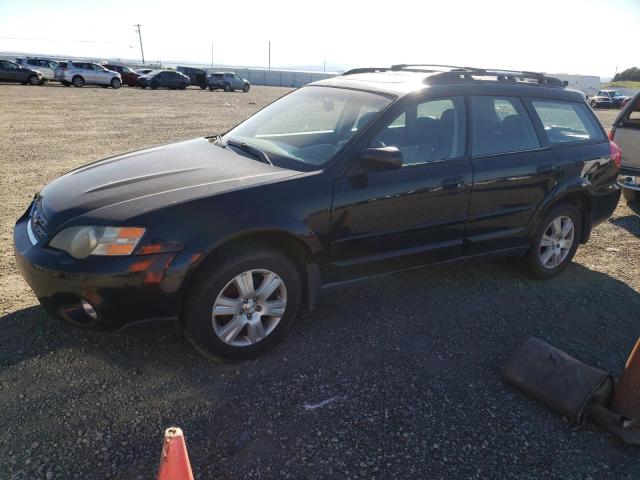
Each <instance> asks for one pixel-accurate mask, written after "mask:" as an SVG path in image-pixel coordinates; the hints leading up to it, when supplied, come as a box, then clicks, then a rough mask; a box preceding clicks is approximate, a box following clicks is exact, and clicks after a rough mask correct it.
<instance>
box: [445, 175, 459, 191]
mask: <svg viewBox="0 0 640 480" xmlns="http://www.w3.org/2000/svg"><path fill="white" fill-rule="evenodd" d="M463 188H464V177H453V178H447V179H446V180H443V181H442V189H443V190H462V189H463Z"/></svg>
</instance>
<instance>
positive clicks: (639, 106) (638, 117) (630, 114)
mask: <svg viewBox="0 0 640 480" xmlns="http://www.w3.org/2000/svg"><path fill="white" fill-rule="evenodd" d="M631 101H632V102H633V106H631V107H630V108H629V109H628V110H627V112H626V113H625V115H624V118H623V119H622V125H623V126H625V127H629V128H640V95H638V96H637V97H636V98H635V99H633V100H631Z"/></svg>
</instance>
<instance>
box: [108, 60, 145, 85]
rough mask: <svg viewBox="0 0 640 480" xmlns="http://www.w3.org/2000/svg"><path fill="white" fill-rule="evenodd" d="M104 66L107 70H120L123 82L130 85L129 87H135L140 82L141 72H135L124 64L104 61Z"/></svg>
mask: <svg viewBox="0 0 640 480" xmlns="http://www.w3.org/2000/svg"><path fill="white" fill-rule="evenodd" d="M102 66H103V67H104V68H106V69H107V70H111V71H112V72H118V73H119V74H120V78H121V79H122V83H124V84H125V85H128V86H129V87H135V86H136V85H137V84H138V77H140V76H141V75H140V74H138V73H136V72H134V71H133V70H131V69H130V68H129V67H125V66H124V65H113V64H112V63H103V64H102Z"/></svg>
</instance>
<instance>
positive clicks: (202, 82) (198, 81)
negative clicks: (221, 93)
mask: <svg viewBox="0 0 640 480" xmlns="http://www.w3.org/2000/svg"><path fill="white" fill-rule="evenodd" d="M176 70H177V71H178V72H180V73H182V74H184V75H186V76H187V77H189V80H190V81H191V85H193V86H195V87H200V88H201V89H203V90H204V89H205V88H207V86H208V84H207V72H205V71H204V70H203V69H201V68H192V67H176Z"/></svg>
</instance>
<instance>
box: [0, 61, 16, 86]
mask: <svg viewBox="0 0 640 480" xmlns="http://www.w3.org/2000/svg"><path fill="white" fill-rule="evenodd" d="M14 80H15V78H14V77H13V76H12V72H11V69H10V66H9V62H8V61H6V60H0V81H2V82H12V81H14Z"/></svg>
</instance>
